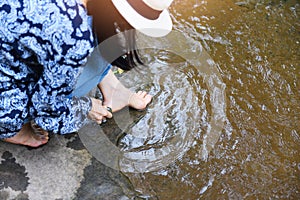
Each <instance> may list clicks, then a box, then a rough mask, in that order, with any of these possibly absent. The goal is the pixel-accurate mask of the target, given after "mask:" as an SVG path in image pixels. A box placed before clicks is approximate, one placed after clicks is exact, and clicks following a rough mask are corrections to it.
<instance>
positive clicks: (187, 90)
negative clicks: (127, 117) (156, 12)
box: [119, 0, 300, 199]
mask: <svg viewBox="0 0 300 200" xmlns="http://www.w3.org/2000/svg"><path fill="white" fill-rule="evenodd" d="M299 10H300V4H299V1H292V0H290V1H255V2H254V1H250V0H249V1H232V0H224V1H218V0H211V1H195V0H194V1H186V0H177V1H175V3H174V5H173V7H172V9H171V13H172V15H173V20H174V23H175V29H176V30H183V31H184V32H185V33H187V34H188V35H189V36H190V37H192V38H194V39H195V40H197V41H199V42H201V44H203V46H204V47H205V49H206V50H207V51H208V53H209V54H210V56H211V57H212V59H213V60H214V61H215V62H216V64H217V67H218V69H219V71H220V73H221V76H222V79H223V81H224V83H225V85H226V91H225V92H226V106H227V111H226V122H225V127H224V129H223V130H222V133H221V136H220V138H219V140H218V141H217V143H216V145H215V146H214V148H213V150H212V151H211V152H210V153H209V155H208V157H207V159H204V160H203V159H201V155H200V153H199V149H200V148H201V145H202V143H203V140H204V138H203V135H204V133H205V131H207V129H208V128H209V126H208V119H209V117H210V116H211V113H210V107H209V106H210V105H209V104H210V103H209V95H210V94H209V93H208V92H207V88H206V85H205V84H204V83H203V80H202V78H201V76H198V75H197V73H195V72H194V71H193V66H189V64H187V63H186V62H185V61H183V60H180V59H179V58H178V57H176V56H175V57H174V55H172V54H169V53H168V52H164V51H160V52H155V53H152V54H151V53H150V55H152V57H151V56H149V57H147V59H148V61H149V63H150V66H151V67H150V69H151V70H152V71H150V72H149V71H148V72H147V73H152V74H159V76H156V78H158V79H159V80H157V82H159V83H161V84H158V85H155V84H154V85H151V84H150V85H143V82H141V83H139V80H143V79H141V77H138V76H135V77H131V78H128V80H131V81H132V82H134V83H135V87H133V89H139V88H138V87H141V88H142V89H146V90H148V89H149V90H150V93H152V94H154V95H155V98H154V100H153V102H152V103H151V105H150V106H149V111H147V112H148V114H147V113H146V114H145V115H144V117H143V118H142V119H141V120H138V121H137V123H136V125H135V126H133V127H131V128H130V130H129V129H128V131H131V134H129V135H125V136H124V137H123V138H121V139H120V141H119V145H120V146H121V148H123V149H124V150H128V149H136V150H137V151H139V150H149V149H153V148H156V147H161V146H163V145H164V142H166V141H168V140H172V139H174V138H175V139H174V141H176V137H174V136H175V135H176V133H177V132H178V131H181V133H183V134H184V133H190V132H193V133H195V138H194V142H193V145H192V147H191V148H190V149H189V150H188V151H187V152H186V153H185V154H183V155H180V156H179V157H178V159H177V160H176V161H175V162H173V163H171V164H170V165H168V166H166V167H164V168H162V169H159V170H157V171H154V172H149V173H142V174H130V173H128V174H127V175H128V177H129V179H130V180H131V182H132V183H133V184H134V185H135V188H136V190H137V191H139V192H140V193H142V194H143V195H144V198H146V199H147V198H148V199H200V198H203V199H252V198H256V199H265V198H267V199H268V198H280V199H281V198H284V199H299V198H300V190H299V188H300V156H299V155H300V130H299V125H298V124H299V115H300V114H299V113H300V108H299V103H300V102H299V97H300V95H299V80H300V79H299V77H300V68H299V66H300V65H299V60H300V52H299V43H300V21H299ZM171 68H172V69H176V70H175V71H171V70H170V69H171ZM141 75H142V74H141ZM142 76H143V75H142ZM154 79H155V76H154ZM125 84H126V83H125ZM191 88H192V89H191ZM195 94H196V95H195ZM182 110H184V111H186V112H180V111H182ZM149 124H150V127H149ZM145 127H147V129H149V130H151V131H150V134H149V135H148V137H145V138H143V137H138V138H139V139H136V138H134V137H133V135H135V134H138V133H140V132H141V131H142V130H143V129H144V128H145ZM139 136H140V135H139ZM177 139H178V138H177ZM178 142H180V141H178Z"/></svg>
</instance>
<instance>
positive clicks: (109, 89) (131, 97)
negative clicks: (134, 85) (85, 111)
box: [98, 70, 152, 112]
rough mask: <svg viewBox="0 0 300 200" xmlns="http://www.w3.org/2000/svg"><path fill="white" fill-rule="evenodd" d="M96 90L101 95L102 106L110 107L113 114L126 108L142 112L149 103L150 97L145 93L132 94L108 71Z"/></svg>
mask: <svg viewBox="0 0 300 200" xmlns="http://www.w3.org/2000/svg"><path fill="white" fill-rule="evenodd" d="M98 88H99V89H100V90H101V92H102V94H103V98H104V101H103V105H105V106H108V107H111V108H112V111H113V112H116V111H119V110H121V109H123V108H124V107H126V106H130V107H132V108H134V109H137V110H142V109H145V108H146V107H147V105H148V104H149V103H150V102H151V99H152V96H151V95H149V94H147V93H146V92H142V91H139V92H137V93H134V92H132V91H130V90H129V89H128V88H126V87H125V86H124V85H123V84H122V83H121V82H120V81H119V80H118V78H117V77H116V76H115V75H114V73H113V72H112V71H111V70H110V71H109V73H108V74H107V75H106V76H105V77H104V79H103V80H102V81H101V83H99V84H98Z"/></svg>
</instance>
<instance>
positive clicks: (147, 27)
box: [112, 0, 173, 37]
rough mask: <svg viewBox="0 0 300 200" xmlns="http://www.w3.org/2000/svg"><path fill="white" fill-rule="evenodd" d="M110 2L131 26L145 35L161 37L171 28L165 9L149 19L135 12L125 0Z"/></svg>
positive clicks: (170, 20) (168, 15) (170, 21)
mask: <svg viewBox="0 0 300 200" xmlns="http://www.w3.org/2000/svg"><path fill="white" fill-rule="evenodd" d="M112 3H113V4H114V6H115V7H116V9H117V10H118V11H119V13H120V14H121V15H122V16H123V17H124V18H125V20H126V21H127V22H128V23H129V24H130V25H131V26H132V27H133V28H135V29H137V30H138V31H140V32H141V33H144V34H145V35H148V36H151V37H163V36H165V35H167V34H168V33H170V31H171V30H172V26H173V23H172V19H171V17H170V14H169V12H168V10H167V9H165V10H163V11H162V13H161V14H160V16H159V17H158V18H157V19H155V20H150V19H147V18H145V17H143V16H141V15H140V14H139V13H138V12H136V11H135V10H134V9H133V8H132V7H131V5H130V4H129V3H128V2H127V0H112Z"/></svg>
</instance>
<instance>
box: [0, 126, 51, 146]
mask: <svg viewBox="0 0 300 200" xmlns="http://www.w3.org/2000/svg"><path fill="white" fill-rule="evenodd" d="M48 140H49V137H48V132H47V131H44V130H42V129H41V128H39V127H37V126H36V125H32V126H31V123H30V122H29V123H27V124H24V125H23V127H22V129H21V130H20V132H18V134H17V135H15V136H14V137H11V138H6V139H4V141H5V142H9V143H13V144H20V145H25V146H30V147H38V146H41V145H43V144H46V143H47V142H48Z"/></svg>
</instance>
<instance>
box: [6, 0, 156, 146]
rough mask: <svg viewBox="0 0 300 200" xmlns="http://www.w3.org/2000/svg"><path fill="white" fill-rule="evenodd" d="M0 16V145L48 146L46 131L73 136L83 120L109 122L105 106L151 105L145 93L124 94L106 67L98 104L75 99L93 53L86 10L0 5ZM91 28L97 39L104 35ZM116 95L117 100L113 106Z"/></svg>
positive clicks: (29, 2)
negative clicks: (0, 140) (2, 141)
mask: <svg viewBox="0 0 300 200" xmlns="http://www.w3.org/2000/svg"><path fill="white" fill-rule="evenodd" d="M99 2H102V3H103V4H102V6H105V5H106V3H111V2H110V1H99ZM120 2H121V1H120ZM123 3H124V2H123ZM117 4H118V3H117ZM117 6H120V5H116V4H115V3H114V8H113V10H114V11H115V10H116V8H117V9H118V11H120V8H118V7H117ZM121 10H122V9H121ZM147 11H148V10H147ZM120 13H121V12H120ZM121 14H122V13H121ZM0 15H1V17H0V23H1V25H0V42H1V43H0V77H1V83H0V92H1V93H0V103H1V104H0V139H4V140H5V141H7V142H11V143H15V144H21V145H27V146H32V147H37V146H40V145H43V144H45V143H47V141H48V131H51V132H54V133H59V134H67V133H72V132H76V131H78V130H79V129H80V128H81V127H82V125H83V124H84V123H85V122H86V121H87V120H86V119H87V118H89V119H91V120H94V121H96V122H97V123H99V124H101V122H102V120H103V119H104V118H111V117H112V114H111V113H110V112H109V111H108V109H107V105H109V106H111V107H112V108H113V110H114V111H116V110H119V109H122V108H123V107H124V106H127V105H129V106H132V107H134V108H139V107H145V105H147V104H148V103H149V102H150V100H151V96H149V95H147V94H146V93H143V92H142V93H141V92H139V93H131V92H130V91H129V90H128V89H126V88H124V86H122V85H121V84H120V83H119V82H118V80H117V79H116V78H115V77H114V75H113V74H112V72H111V71H110V70H109V68H108V67H107V65H103V66H99V67H102V68H106V70H105V71H106V72H107V73H108V74H107V75H106V76H105V77H104V78H103V80H100V81H101V82H100V84H98V82H97V83H95V85H96V84H98V87H99V88H100V89H101V91H102V92H103V93H104V102H103V103H102V102H101V101H100V100H97V99H94V98H89V97H87V96H77V95H76V93H75V92H74V91H75V90H76V84H77V80H78V79H80V74H84V72H85V71H86V69H88V66H85V65H86V64H87V63H88V62H87V59H88V56H89V55H90V54H91V52H92V51H93V48H94V39H93V34H92V30H91V28H90V26H89V24H88V17H87V13H86V10H85V8H84V7H83V5H82V4H80V3H78V2H77V1H76V0H68V1H63V0H56V1H50V0H49V1H47V0H46V1H34V0H19V1H1V2H0ZM122 16H123V15H122ZM94 17H95V15H94ZM112 17H114V16H112ZM123 17H124V16H123ZM106 19H107V18H103V19H102V20H106ZM126 20H127V19H126ZM96 21H97V20H96ZM121 21H123V22H124V19H123V18H122V19H121ZM123 22H121V23H118V24H122V23H123ZM111 25H114V24H111ZM94 27H97V33H101V32H102V33H107V32H109V31H107V30H105V29H106V27H98V26H94ZM100 28H101V29H102V30H101V29H100ZM97 36H98V35H97ZM109 36H110V35H109V34H108V35H105V37H109ZM97 38H98V39H99V38H100V37H99V36H98V37H97ZM100 42H101V39H100ZM129 55H130V53H129ZM126 59H127V58H126ZM126 59H125V60H126ZM129 60H130V59H129ZM123 61H124V60H123ZM121 62H122V60H121ZM103 63H105V62H103ZM103 63H102V64H103ZM116 64H117V65H119V66H121V64H118V61H116ZM125 64H126V62H125ZM83 66H84V67H83ZM132 66H133V65H131V66H130V67H129V68H131V67H132ZM83 68H84V69H83ZM82 70H83V72H82ZM102 77H103V76H102ZM116 91H117V92H118V93H120V94H122V96H117V100H114V101H112V98H115V96H113V94H115V93H116ZM113 102H118V103H117V104H115V105H114V103H113Z"/></svg>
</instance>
